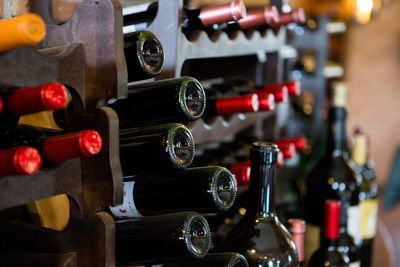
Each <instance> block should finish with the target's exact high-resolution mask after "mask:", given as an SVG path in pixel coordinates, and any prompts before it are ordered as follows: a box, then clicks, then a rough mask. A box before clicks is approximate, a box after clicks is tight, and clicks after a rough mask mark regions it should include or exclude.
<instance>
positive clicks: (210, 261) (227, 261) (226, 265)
mask: <svg viewBox="0 0 400 267" xmlns="http://www.w3.org/2000/svg"><path fill="white" fill-rule="evenodd" d="M162 266H163V267H182V266H193V267H203V266H209V267H248V266H249V264H248V263H247V260H246V258H245V257H244V256H243V255H241V254H239V253H235V252H223V253H208V254H207V255H206V256H204V258H202V259H197V260H196V259H190V260H177V261H176V262H170V263H166V264H163V265H162Z"/></svg>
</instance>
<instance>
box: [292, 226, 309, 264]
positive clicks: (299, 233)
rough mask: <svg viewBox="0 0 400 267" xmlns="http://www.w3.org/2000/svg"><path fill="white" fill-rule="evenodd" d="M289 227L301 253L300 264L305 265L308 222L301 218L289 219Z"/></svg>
mask: <svg viewBox="0 0 400 267" xmlns="http://www.w3.org/2000/svg"><path fill="white" fill-rule="evenodd" d="M288 225H289V226H288V228H289V231H290V233H291V235H292V237H293V240H294V243H295V244H296V248H297V254H298V255H299V266H300V267H303V266H304V233H305V232H306V222H305V221H303V220H300V219H289V220H288Z"/></svg>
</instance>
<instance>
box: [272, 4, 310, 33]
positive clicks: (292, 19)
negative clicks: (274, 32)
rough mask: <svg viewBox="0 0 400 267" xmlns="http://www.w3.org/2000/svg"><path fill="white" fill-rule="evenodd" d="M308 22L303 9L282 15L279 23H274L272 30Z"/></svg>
mask: <svg viewBox="0 0 400 267" xmlns="http://www.w3.org/2000/svg"><path fill="white" fill-rule="evenodd" d="M305 21H306V15H305V13H304V10H303V9H302V8H297V9H294V10H292V11H290V12H288V13H280V14H279V21H278V22H276V23H272V25H271V27H272V28H278V27H280V26H285V25H288V24H290V23H298V24H301V23H304V22H305Z"/></svg>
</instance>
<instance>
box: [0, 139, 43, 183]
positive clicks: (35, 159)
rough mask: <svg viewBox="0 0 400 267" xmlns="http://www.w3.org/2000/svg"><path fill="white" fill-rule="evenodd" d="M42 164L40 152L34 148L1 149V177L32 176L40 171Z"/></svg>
mask: <svg viewBox="0 0 400 267" xmlns="http://www.w3.org/2000/svg"><path fill="white" fill-rule="evenodd" d="M41 163H42V158H41V157H40V154H39V151H37V150H36V149H35V148H33V147H29V146H21V147H17V148H11V149H0V176H7V175H30V174H33V173H35V172H37V171H38V170H39V168H40V164H41Z"/></svg>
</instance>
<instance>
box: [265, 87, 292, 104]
mask: <svg viewBox="0 0 400 267" xmlns="http://www.w3.org/2000/svg"><path fill="white" fill-rule="evenodd" d="M263 91H264V92H266V93H269V94H273V95H274V98H275V102H276V103H280V102H287V101H288V98H289V92H288V89H287V87H286V86H283V85H281V84H267V85H265V86H264V89H263Z"/></svg>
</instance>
